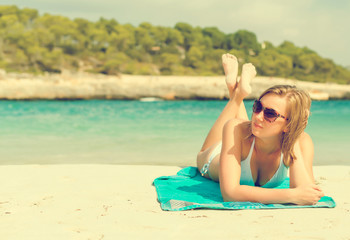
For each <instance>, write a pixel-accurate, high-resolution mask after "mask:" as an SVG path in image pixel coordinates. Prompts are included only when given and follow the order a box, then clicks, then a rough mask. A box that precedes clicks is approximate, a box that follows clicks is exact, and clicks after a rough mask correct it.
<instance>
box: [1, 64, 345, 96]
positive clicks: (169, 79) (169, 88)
mask: <svg viewBox="0 0 350 240" xmlns="http://www.w3.org/2000/svg"><path fill="white" fill-rule="evenodd" d="M276 84H290V85H296V86H298V87H300V88H302V89H305V90H306V91H308V92H309V93H310V96H311V98H312V99H314V100H329V99H350V85H340V84H334V83H312V82H305V81H298V80H291V79H284V78H275V77H256V78H255V79H254V80H253V82H252V84H251V85H252V90H253V91H252V93H251V94H250V95H249V96H248V98H249V99H254V98H256V97H258V96H259V95H260V94H261V93H262V91H264V90H265V89H267V88H268V87H270V86H273V85H276ZM149 98H156V99H158V98H159V99H163V100H186V99H196V100H210V99H218V100H220V99H227V98H228V92H227V89H226V84H225V80H224V77H223V76H214V77H203V76H198V77H193V76H140V75H120V76H107V75H102V74H89V73H74V74H71V73H65V72H63V73H62V74H45V75H39V76H36V75H31V74H26V73H23V74H21V73H16V74H15V73H6V72H5V71H0V99H2V100H40V99H42V100H78V99H120V100H148V99H149Z"/></svg>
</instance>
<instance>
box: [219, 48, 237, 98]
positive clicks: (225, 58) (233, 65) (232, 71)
mask: <svg viewBox="0 0 350 240" xmlns="http://www.w3.org/2000/svg"><path fill="white" fill-rule="evenodd" d="M222 66H223V67H224V72H225V77H226V85H227V88H228V91H229V93H230V97H232V95H233V91H234V90H235V88H236V84H237V74H238V61H237V58H236V57H235V56H233V55H232V54H229V53H226V54H223V55H222Z"/></svg>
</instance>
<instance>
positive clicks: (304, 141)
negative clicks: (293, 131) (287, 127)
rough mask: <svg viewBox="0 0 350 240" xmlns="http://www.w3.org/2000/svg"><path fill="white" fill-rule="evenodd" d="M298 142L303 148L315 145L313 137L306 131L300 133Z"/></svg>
mask: <svg viewBox="0 0 350 240" xmlns="http://www.w3.org/2000/svg"><path fill="white" fill-rule="evenodd" d="M298 142H299V145H300V147H301V148H303V147H307V146H310V145H313V142H312V138H311V137H310V135H309V134H307V133H306V132H302V133H301V134H300V136H299V138H298Z"/></svg>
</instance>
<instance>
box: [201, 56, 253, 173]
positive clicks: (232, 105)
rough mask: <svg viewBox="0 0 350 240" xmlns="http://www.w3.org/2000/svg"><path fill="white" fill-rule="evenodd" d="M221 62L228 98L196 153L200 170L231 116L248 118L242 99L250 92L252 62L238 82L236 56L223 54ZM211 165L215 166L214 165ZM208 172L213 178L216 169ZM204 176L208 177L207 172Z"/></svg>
mask: <svg viewBox="0 0 350 240" xmlns="http://www.w3.org/2000/svg"><path fill="white" fill-rule="evenodd" d="M222 62H223V67H224V71H225V76H226V84H227V87H228V90H229V95H230V99H229V101H228V103H227V104H226V106H225V108H224V109H223V111H222V112H221V114H220V115H219V117H218V119H217V120H216V121H215V123H214V125H213V126H212V128H211V129H210V131H209V133H208V136H207V137H206V139H205V141H204V143H203V146H202V149H201V150H200V152H199V153H198V155H197V167H198V169H199V170H201V169H202V168H203V166H204V164H206V163H207V162H208V160H209V157H210V154H211V152H212V151H213V150H214V148H215V147H216V146H217V145H218V144H219V143H220V142H221V139H222V129H223V127H224V124H225V123H226V122H227V121H228V120H230V119H232V118H241V119H246V120H248V116H247V112H246V110H245V107H244V104H243V99H244V98H245V97H246V96H247V95H248V94H250V92H251V88H250V84H249V83H250V81H251V79H252V78H254V77H255V75H256V71H255V67H254V66H253V65H252V64H244V66H243V69H242V76H241V80H240V82H239V84H237V82H236V78H237V72H238V71H237V70H238V62H237V59H236V57H234V56H233V55H231V54H224V55H223V57H222ZM218 156H219V155H218ZM218 156H216V157H215V158H214V159H213V161H212V163H213V164H211V166H212V165H217V163H214V162H218V158H219V157H218ZM213 167H214V168H216V167H215V166H213ZM210 170H211V169H210ZM210 172H211V176H212V177H213V178H216V175H217V173H216V171H215V170H214V171H210ZM205 176H207V177H208V174H206V175H205ZM213 180H215V179H213Z"/></svg>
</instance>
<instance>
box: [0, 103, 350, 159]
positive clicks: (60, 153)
mask: <svg viewBox="0 0 350 240" xmlns="http://www.w3.org/2000/svg"><path fill="white" fill-rule="evenodd" d="M225 104H226V102H225V101H153V102H141V101H107V100H90V101H0V156H1V158H0V164H2V165H5V164H86V163H98V164H147V165H177V166H187V165H195V162H196V160H195V159H196V154H197V152H198V150H199V149H200V148H201V145H202V143H203V141H204V138H205V137H206V135H207V133H208V131H209V129H210V128H211V126H212V124H213V123H214V122H215V120H216V118H217V116H218V115H219V114H220V112H221V110H222V109H223V108H224V106H225ZM252 104H253V102H252V101H246V102H245V105H246V107H247V109H248V115H250V114H251V107H252ZM311 114H312V115H311V117H310V120H309V125H308V127H307V128H306V132H308V133H309V134H310V135H311V137H312V138H313V141H314V145H315V158H314V164H315V165H350V156H349V154H348V150H349V148H350V138H349V136H350V126H349V124H350V101H325V102H317V101H314V102H313V103H312V108H311Z"/></svg>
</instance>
